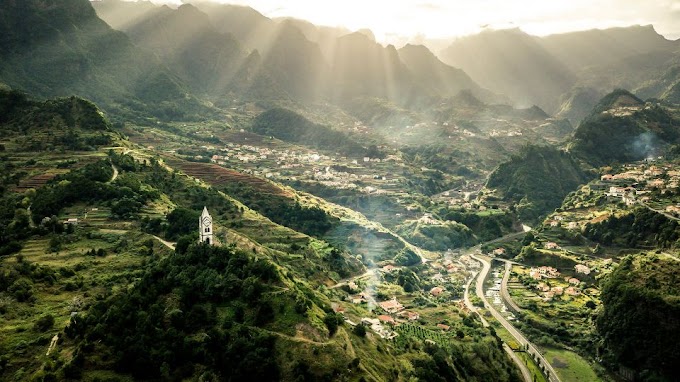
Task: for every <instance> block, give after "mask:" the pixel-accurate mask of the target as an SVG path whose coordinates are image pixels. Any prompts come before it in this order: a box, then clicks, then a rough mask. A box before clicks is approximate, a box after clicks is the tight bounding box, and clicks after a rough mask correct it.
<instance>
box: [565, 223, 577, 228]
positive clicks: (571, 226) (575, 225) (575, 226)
mask: <svg viewBox="0 0 680 382" xmlns="http://www.w3.org/2000/svg"><path fill="white" fill-rule="evenodd" d="M567 229H578V223H576V222H569V223H568V224H567Z"/></svg>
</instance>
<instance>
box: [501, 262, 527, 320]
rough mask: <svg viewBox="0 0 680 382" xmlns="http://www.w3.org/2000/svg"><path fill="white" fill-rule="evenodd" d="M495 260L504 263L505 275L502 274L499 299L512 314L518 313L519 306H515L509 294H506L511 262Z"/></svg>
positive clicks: (519, 310)
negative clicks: (506, 305)
mask: <svg viewBox="0 0 680 382" xmlns="http://www.w3.org/2000/svg"><path fill="white" fill-rule="evenodd" d="M496 260H500V261H502V262H504V263H505V274H503V281H501V297H503V301H505V303H506V304H508V307H509V308H510V310H512V312H513V313H519V312H521V311H522V310H521V309H520V307H519V306H517V304H515V302H514V301H513V300H512V297H510V293H508V279H510V271H511V270H512V264H513V262H512V261H509V260H503V259H496Z"/></svg>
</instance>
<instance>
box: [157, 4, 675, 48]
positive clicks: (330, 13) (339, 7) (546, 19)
mask: <svg viewBox="0 0 680 382" xmlns="http://www.w3.org/2000/svg"><path fill="white" fill-rule="evenodd" d="M154 2H163V1H161V0H154ZM165 2H166V3H173V4H180V3H181V2H189V3H190V2H191V1H187V0H184V1H183V0H168V1H165ZM220 2H223V3H231V4H240V5H247V6H250V7H253V8H255V9H256V10H258V11H260V12H261V13H263V14H264V15H265V16H268V17H296V18H301V19H305V20H309V21H311V22H313V23H315V24H320V25H329V26H345V27H347V28H349V29H352V30H356V29H360V28H370V29H371V30H372V31H373V32H374V33H375V36H376V38H377V40H379V41H381V42H383V43H403V42H406V41H418V40H419V39H425V38H427V39H438V38H446V37H453V36H462V35H468V34H473V33H477V32H479V31H481V30H483V29H485V28H493V29H501V28H514V27H519V28H521V29H522V30H523V31H525V32H527V33H530V34H533V35H549V34H554V33H564V32H569V31H577V30H586V29H594V28H600V29H601V28H610V27H616V26H628V25H635V24H639V25H646V24H653V25H654V26H655V28H656V30H657V31H658V32H659V33H660V34H662V35H664V36H665V37H666V38H669V39H677V38H679V37H680V23H678V22H677V21H678V20H680V1H677V0H656V1H644V2H643V1H638V0H597V1H593V0H552V1H544V0H520V1H506V0H480V1H458V0H457V1H446V0H399V1H384V0H375V1H370V2H367V1H362V0H343V1H338V0H331V1H314V0H290V1H285V2H282V1H278V0H229V1H224V0H222V1H220Z"/></svg>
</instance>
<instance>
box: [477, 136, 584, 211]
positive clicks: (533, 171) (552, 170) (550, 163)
mask: <svg viewBox="0 0 680 382" xmlns="http://www.w3.org/2000/svg"><path fill="white" fill-rule="evenodd" d="M589 178H590V176H589V175H588V174H587V173H586V172H584V171H583V170H582V169H581V167H580V165H579V163H577V162H576V161H575V160H574V159H573V157H572V156H570V155H569V154H568V153H566V152H564V151H561V150H558V149H555V148H552V147H539V146H527V147H526V148H525V149H524V150H523V151H522V152H521V153H520V154H519V155H516V156H513V157H512V159H511V160H510V161H508V162H505V163H503V164H501V165H500V166H498V168H497V169H496V170H494V172H493V173H491V174H490V175H489V178H488V180H487V183H486V188H489V189H496V190H497V191H498V192H499V194H500V196H501V197H502V198H504V199H506V200H508V201H510V202H512V203H513V204H514V205H515V208H516V209H517V213H518V214H519V216H520V218H521V219H522V220H527V221H531V220H533V219H536V218H537V217H539V216H541V215H543V214H545V213H546V212H549V211H551V210H553V209H555V208H557V207H559V206H560V204H562V199H564V197H565V196H566V195H567V194H568V193H569V192H570V191H573V190H575V189H576V188H577V186H578V185H580V184H583V183H586V182H587V181H588V179H589Z"/></svg>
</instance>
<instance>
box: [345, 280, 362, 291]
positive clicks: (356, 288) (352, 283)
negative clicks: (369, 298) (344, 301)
mask: <svg viewBox="0 0 680 382" xmlns="http://www.w3.org/2000/svg"><path fill="white" fill-rule="evenodd" d="M347 286H348V287H349V290H351V291H354V290H359V286H358V285H357V283H355V282H354V281H350V282H349V283H348V284H347Z"/></svg>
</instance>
